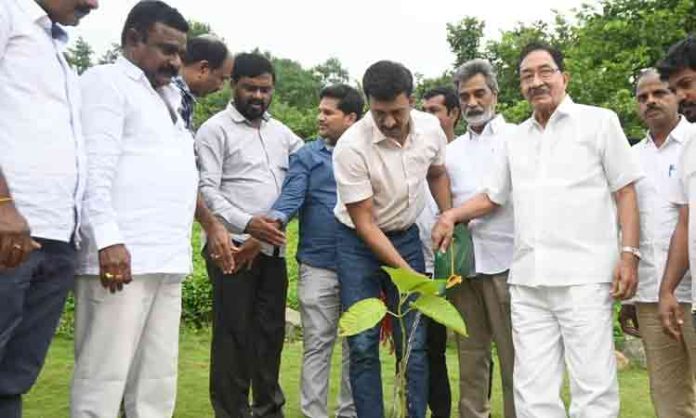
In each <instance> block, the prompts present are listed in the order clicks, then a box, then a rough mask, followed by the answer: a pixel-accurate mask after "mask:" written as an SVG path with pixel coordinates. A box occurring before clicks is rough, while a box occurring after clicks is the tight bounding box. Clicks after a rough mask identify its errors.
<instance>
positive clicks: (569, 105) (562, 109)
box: [529, 93, 575, 128]
mask: <svg viewBox="0 0 696 418" xmlns="http://www.w3.org/2000/svg"><path fill="white" fill-rule="evenodd" d="M574 109H575V102H574V101H573V99H572V98H571V97H570V95H569V94H568V93H566V95H565V97H564V98H563V100H561V103H560V104H559V105H558V106H557V107H556V110H554V111H553V113H552V114H551V117H550V118H549V121H548V122H547V123H546V125H547V126H548V124H549V123H550V122H551V121H554V120H556V119H558V118H560V117H563V116H570V115H572V113H573V110H574ZM529 120H530V121H531V123H530V127H537V128H541V126H540V125H539V122H537V120H536V118H535V117H534V114H532V117H531V118H529Z"/></svg>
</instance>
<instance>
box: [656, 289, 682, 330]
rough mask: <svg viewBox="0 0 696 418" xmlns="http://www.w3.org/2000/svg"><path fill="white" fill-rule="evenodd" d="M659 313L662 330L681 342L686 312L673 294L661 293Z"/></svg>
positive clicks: (658, 306)
mask: <svg viewBox="0 0 696 418" xmlns="http://www.w3.org/2000/svg"><path fill="white" fill-rule="evenodd" d="M657 312H658V315H659V317H660V322H661V323H662V330H663V331H664V333H665V334H667V335H668V336H670V337H672V338H674V339H675V340H677V341H679V340H680V339H681V326H682V325H683V324H684V312H682V309H681V306H679V301H678V300H677V298H676V297H675V296H674V294H673V293H660V299H659V303H658V305H657Z"/></svg>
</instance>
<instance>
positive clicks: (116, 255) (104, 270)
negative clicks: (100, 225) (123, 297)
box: [99, 244, 133, 293]
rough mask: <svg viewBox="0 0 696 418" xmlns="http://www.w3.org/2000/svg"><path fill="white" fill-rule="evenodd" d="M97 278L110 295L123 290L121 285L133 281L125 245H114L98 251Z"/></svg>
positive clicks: (128, 254)
mask: <svg viewBox="0 0 696 418" xmlns="http://www.w3.org/2000/svg"><path fill="white" fill-rule="evenodd" d="M99 278H100V279H101V283H102V286H104V287H105V288H106V289H109V290H110V291H111V293H115V292H116V291H121V290H123V285H124V284H128V283H130V282H131V281H132V280H133V279H132V277H131V258H130V253H129V252H128V250H127V249H126V246H125V245H123V244H116V245H111V246H109V247H105V248H102V249H101V250H99Z"/></svg>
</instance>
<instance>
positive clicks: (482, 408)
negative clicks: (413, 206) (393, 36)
mask: <svg viewBox="0 0 696 418" xmlns="http://www.w3.org/2000/svg"><path fill="white" fill-rule="evenodd" d="M454 83H455V85H456V87H457V93H458V95H459V103H460V106H461V109H462V116H463V118H464V120H465V121H466V123H467V131H466V133H465V134H464V135H462V136H460V137H459V138H457V139H456V140H455V141H452V142H451V143H450V144H449V145H448V146H447V157H446V164H445V165H446V167H447V173H448V174H449V176H450V182H451V185H452V203H453V205H454V206H458V205H461V204H462V203H464V202H466V201H467V200H469V199H470V198H471V197H473V196H474V195H476V193H478V192H479V191H480V190H481V189H482V187H483V184H484V181H485V180H486V178H487V177H488V176H489V175H490V171H491V169H492V167H494V163H493V162H494V160H495V158H496V156H497V155H499V154H500V153H501V152H502V148H503V147H504V146H505V142H506V141H507V139H508V138H509V137H510V134H511V131H512V130H513V129H514V127H515V126H514V125H512V124H509V123H507V122H506V121H505V119H504V118H503V115H497V114H496V112H495V106H496V104H497V102H498V82H497V80H496V76H495V72H494V70H493V67H492V66H491V64H490V63H489V62H488V61H485V60H482V59H475V60H471V61H468V62H466V63H464V64H463V65H462V66H461V67H459V69H458V70H457V72H456V73H455V74H454ZM513 223H514V218H513V211H512V203H511V202H507V203H505V204H504V205H502V206H501V208H500V210H498V211H496V212H495V213H492V214H490V215H488V216H485V217H483V218H480V219H474V220H472V221H471V222H469V230H470V231H471V236H472V239H473V243H474V260H475V275H474V276H473V277H465V278H463V281H462V284H461V285H460V286H457V287H455V288H454V289H453V292H452V294H451V300H452V302H453V303H454V305H455V306H456V307H457V309H458V310H459V312H460V313H461V314H462V317H463V318H464V321H465V322H466V325H467V329H468V332H469V336H468V337H460V336H457V345H458V348H459V350H458V354H459V392H460V399H459V416H460V417H462V418H469V417H471V418H485V417H488V416H489V415H490V409H491V408H490V400H489V390H490V389H489V382H490V381H491V371H490V363H491V343H492V342H495V345H496V348H497V350H496V351H497V353H498V361H499V364H500V375H501V379H502V386H503V399H504V410H505V417H508V418H512V417H514V416H515V405H514V401H513V389H512V372H513V364H514V349H513V345H512V325H511V324H510V293H509V290H508V284H507V276H508V270H509V269H510V263H511V262H512V249H513V235H514V232H513V231H514V229H513Z"/></svg>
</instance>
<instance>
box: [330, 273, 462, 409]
mask: <svg viewBox="0 0 696 418" xmlns="http://www.w3.org/2000/svg"><path fill="white" fill-rule="evenodd" d="M382 268H383V269H384V270H385V271H386V272H387V274H389V276H390V278H391V280H392V282H393V283H394V285H395V286H396V288H397V289H398V291H399V301H398V304H397V305H396V306H397V308H396V312H391V311H389V309H388V308H387V306H386V305H385V304H384V302H382V300H381V299H379V298H368V299H363V300H361V301H359V302H357V303H355V304H353V305H352V306H350V307H349V308H348V309H347V310H346V311H345V312H344V313H343V314H342V315H341V318H340V320H339V335H340V336H344V337H348V336H351V335H356V334H359V333H361V332H363V331H365V330H368V329H370V328H372V327H374V326H376V325H377V324H378V323H379V322H380V321H381V320H382V318H384V316H385V315H390V316H391V317H393V318H394V319H395V320H396V322H397V326H399V328H400V330H401V336H402V338H401V342H400V343H401V353H402V356H401V359H400V360H399V367H398V372H397V374H396V377H395V379H396V382H395V385H394V390H395V394H394V402H393V407H392V413H391V416H392V417H395V418H396V417H406V416H407V406H406V405H407V400H406V398H407V394H406V370H407V365H408V359H409V354H410V349H411V340H412V337H413V335H414V331H415V330H416V328H417V326H418V322H419V321H420V319H421V318H420V317H421V314H422V315H425V316H427V317H429V318H431V319H433V320H434V321H436V322H439V323H441V324H443V325H445V326H446V327H448V328H450V329H452V330H453V331H454V332H457V333H458V334H461V335H466V326H465V324H464V320H463V319H462V317H461V315H460V314H459V312H458V311H457V309H456V308H455V307H454V306H452V304H451V303H449V302H448V301H447V299H445V297H444V296H443V295H444V293H445V290H446V289H447V288H448V287H451V286H453V285H455V284H457V283H458V282H461V277H460V276H458V275H455V274H451V275H450V278H449V279H436V280H432V279H430V278H428V277H427V276H424V275H422V274H419V273H416V272H414V271H412V270H408V269H404V268H399V269H395V268H390V267H382ZM452 273H453V272H452ZM412 311H416V316H415V319H414V320H413V324H412V326H411V329H410V330H408V332H406V331H407V330H406V320H405V318H406V315H408V314H409V313H411V312H412Z"/></svg>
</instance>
